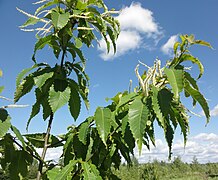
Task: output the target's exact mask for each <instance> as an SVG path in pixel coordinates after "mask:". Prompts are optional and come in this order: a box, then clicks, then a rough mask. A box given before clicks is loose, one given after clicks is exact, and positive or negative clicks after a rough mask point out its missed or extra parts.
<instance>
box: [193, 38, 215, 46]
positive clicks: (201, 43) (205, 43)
mask: <svg viewBox="0 0 218 180" xmlns="http://www.w3.org/2000/svg"><path fill="white" fill-rule="evenodd" d="M194 43H195V44H199V45H202V46H207V47H209V48H213V47H212V46H211V45H210V43H208V42H206V41H202V40H195V42H194Z"/></svg>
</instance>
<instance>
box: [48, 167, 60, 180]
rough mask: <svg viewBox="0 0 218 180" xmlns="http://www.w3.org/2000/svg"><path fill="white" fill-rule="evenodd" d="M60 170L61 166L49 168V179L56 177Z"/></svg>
mask: <svg viewBox="0 0 218 180" xmlns="http://www.w3.org/2000/svg"><path fill="white" fill-rule="evenodd" d="M59 172H60V168H58V167H54V168H52V169H51V170H48V171H47V172H46V174H47V176H48V179H55V177H56V176H57V175H58V174H59Z"/></svg>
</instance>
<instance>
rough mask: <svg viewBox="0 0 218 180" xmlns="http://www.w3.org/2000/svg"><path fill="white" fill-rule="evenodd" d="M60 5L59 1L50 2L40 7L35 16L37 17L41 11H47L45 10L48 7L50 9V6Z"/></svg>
mask: <svg viewBox="0 0 218 180" xmlns="http://www.w3.org/2000/svg"><path fill="white" fill-rule="evenodd" d="M58 3H60V2H59V0H53V1H49V2H47V3H45V4H43V5H42V6H40V7H39V8H38V9H37V10H36V12H35V15H37V14H38V13H39V12H40V11H42V10H43V9H45V8H47V7H49V6H53V5H55V4H58Z"/></svg>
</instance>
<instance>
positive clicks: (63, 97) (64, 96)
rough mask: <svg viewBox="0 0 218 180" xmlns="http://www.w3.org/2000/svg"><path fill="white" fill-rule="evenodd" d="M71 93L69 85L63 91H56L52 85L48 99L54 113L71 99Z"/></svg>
mask: <svg viewBox="0 0 218 180" xmlns="http://www.w3.org/2000/svg"><path fill="white" fill-rule="evenodd" d="M70 94H71V92H70V88H69V87H67V88H66V89H65V91H63V92H61V91H58V92H56V91H55V90H54V87H53V86H51V88H50V90H49V99H48V101H49V105H50V107H51V109H52V112H53V113H55V112H56V111H57V110H58V109H59V108H61V107H62V106H64V105H65V104H66V103H67V102H68V101H69V99H70Z"/></svg>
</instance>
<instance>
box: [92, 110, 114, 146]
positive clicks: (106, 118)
mask: <svg viewBox="0 0 218 180" xmlns="http://www.w3.org/2000/svg"><path fill="white" fill-rule="evenodd" d="M110 119H111V111H110V109H108V108H100V107H98V108H97V109H96V111H95V123H96V127H97V130H98V133H99V136H100V137H101V140H102V141H103V143H104V144H105V146H107V143H106V142H107V138H108V135H109V133H110V128H111V122H110Z"/></svg>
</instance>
